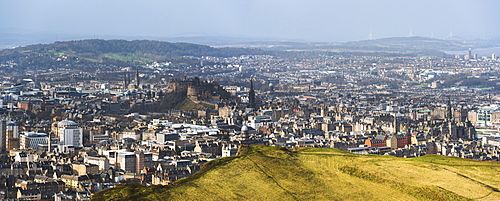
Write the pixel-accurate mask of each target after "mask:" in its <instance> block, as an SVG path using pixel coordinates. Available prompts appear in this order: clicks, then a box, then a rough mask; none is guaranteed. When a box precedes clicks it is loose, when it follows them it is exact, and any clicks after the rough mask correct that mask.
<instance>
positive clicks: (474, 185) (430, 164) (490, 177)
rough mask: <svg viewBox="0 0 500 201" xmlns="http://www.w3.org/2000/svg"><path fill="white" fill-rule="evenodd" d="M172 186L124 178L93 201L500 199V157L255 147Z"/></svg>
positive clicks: (221, 159)
mask: <svg viewBox="0 0 500 201" xmlns="http://www.w3.org/2000/svg"><path fill="white" fill-rule="evenodd" d="M240 153H241V154H240V155H239V156H236V157H226V158H220V159H217V160H214V161H211V162H209V163H206V164H204V166H203V168H202V170H200V171H199V172H198V173H196V174H193V175H191V176H190V177H188V178H185V179H181V180H179V181H178V182H176V183H174V185H171V186H153V187H148V188H146V187H140V186H137V185H120V186H118V187H117V188H115V189H110V190H104V191H101V192H99V193H97V194H96V195H95V196H94V198H93V199H94V200H498V199H500V191H499V187H500V177H499V174H500V163H498V162H480V161H473V160H467V159H460V158H455V157H443V156H436V155H429V156H424V157H419V158H412V159H406V158H395V157H389V156H378V155H368V156H364V155H356V154H352V153H348V152H345V151H341V150H338V149H327V148H298V149H294V150H292V151H289V150H287V149H284V148H281V147H264V146H252V147H247V148H243V149H241V150H240Z"/></svg>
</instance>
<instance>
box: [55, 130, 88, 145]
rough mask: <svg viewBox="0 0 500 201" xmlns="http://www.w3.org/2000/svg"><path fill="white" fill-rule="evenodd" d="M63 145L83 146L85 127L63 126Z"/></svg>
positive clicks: (61, 134)
mask: <svg viewBox="0 0 500 201" xmlns="http://www.w3.org/2000/svg"><path fill="white" fill-rule="evenodd" d="M59 134H60V136H61V141H60V143H61V144H62V145H72V146H74V147H82V146H83V129H82V128H79V127H76V126H74V127H61V128H60V130H59Z"/></svg>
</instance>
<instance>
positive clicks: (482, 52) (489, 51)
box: [444, 47, 500, 57]
mask: <svg viewBox="0 0 500 201" xmlns="http://www.w3.org/2000/svg"><path fill="white" fill-rule="evenodd" d="M444 52H445V53H446V54H453V55H466V54H467V50H462V51H444ZM493 53H495V54H497V55H498V54H500V47H489V48H479V49H472V54H477V55H478V56H487V57H491V54H493Z"/></svg>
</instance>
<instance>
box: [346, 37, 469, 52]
mask: <svg viewBox="0 0 500 201" xmlns="http://www.w3.org/2000/svg"><path fill="white" fill-rule="evenodd" d="M342 46H345V47H353V48H354V47H358V48H365V49H366V48H370V49H385V50H401V49H407V50H440V51H444V50H446V51H451V50H464V49H467V48H472V47H473V46H474V45H473V44H472V43H467V42H464V41H457V40H441V39H435V38H427V37H393V38H381V39H375V40H362V41H354V42H346V43H343V44H342Z"/></svg>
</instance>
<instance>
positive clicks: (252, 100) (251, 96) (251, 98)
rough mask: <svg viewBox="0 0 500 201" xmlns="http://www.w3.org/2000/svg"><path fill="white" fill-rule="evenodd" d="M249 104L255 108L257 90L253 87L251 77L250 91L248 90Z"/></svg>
mask: <svg viewBox="0 0 500 201" xmlns="http://www.w3.org/2000/svg"><path fill="white" fill-rule="evenodd" d="M248 104H249V105H250V108H254V109H255V91H254V89H253V78H250V91H249V92H248Z"/></svg>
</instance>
